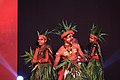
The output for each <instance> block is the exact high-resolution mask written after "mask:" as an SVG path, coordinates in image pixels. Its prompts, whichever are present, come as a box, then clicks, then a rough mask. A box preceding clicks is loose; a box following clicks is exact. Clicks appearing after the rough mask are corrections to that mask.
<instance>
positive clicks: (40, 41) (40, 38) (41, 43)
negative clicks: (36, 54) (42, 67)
mask: <svg viewBox="0 0 120 80" xmlns="http://www.w3.org/2000/svg"><path fill="white" fill-rule="evenodd" d="M45 42H46V40H45V39H44V38H43V37H41V36H40V37H39V40H38V43H39V45H43V44H45Z"/></svg>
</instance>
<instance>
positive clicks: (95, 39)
mask: <svg viewBox="0 0 120 80" xmlns="http://www.w3.org/2000/svg"><path fill="white" fill-rule="evenodd" d="M89 41H90V43H95V42H97V38H96V37H95V36H91V35H90V38H89Z"/></svg>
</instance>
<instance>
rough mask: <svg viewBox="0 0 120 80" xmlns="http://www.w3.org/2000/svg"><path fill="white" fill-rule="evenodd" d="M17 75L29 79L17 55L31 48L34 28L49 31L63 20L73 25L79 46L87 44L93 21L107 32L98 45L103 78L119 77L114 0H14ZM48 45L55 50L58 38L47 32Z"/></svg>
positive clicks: (118, 18) (119, 14) (119, 13)
mask: <svg viewBox="0 0 120 80" xmlns="http://www.w3.org/2000/svg"><path fill="white" fill-rule="evenodd" d="M18 4H19V6H18V24H19V27H18V52H19V55H18V74H19V75H22V76H24V77H25V79H26V80H28V79H29V76H30V70H31V68H28V65H25V63H24V60H23V58H21V57H20V56H21V55H23V54H25V53H24V52H25V51H29V48H30V46H31V47H32V49H35V46H36V42H37V31H41V30H42V31H45V30H46V29H49V30H52V29H54V28H55V27H56V26H58V24H59V23H60V22H61V20H67V21H68V22H72V23H73V24H76V25H77V30H78V32H77V33H76V34H75V37H76V38H77V39H78V41H79V43H80V45H81V48H82V49H85V48H86V46H87V43H88V36H89V30H90V28H91V26H92V24H93V23H94V24H97V25H98V26H99V28H102V31H103V32H105V33H107V34H109V36H107V37H105V39H106V41H104V42H103V43H102V44H101V45H102V46H101V48H102V54H103V57H104V71H105V80H119V72H120V69H119V68H120V60H119V59H120V36H119V35H120V32H119V30H120V28H119V26H120V8H119V7H120V6H119V1H116V0H108V1H106V0H19V1H18ZM50 38H51V41H49V44H50V45H51V46H52V48H53V52H54V54H55V52H56V51H57V50H58V48H59V47H60V46H61V45H62V41H61V39H60V37H59V36H57V35H50Z"/></svg>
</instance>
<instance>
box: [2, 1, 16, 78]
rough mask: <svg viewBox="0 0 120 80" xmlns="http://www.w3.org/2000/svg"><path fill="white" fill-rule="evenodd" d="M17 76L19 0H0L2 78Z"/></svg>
mask: <svg viewBox="0 0 120 80" xmlns="http://www.w3.org/2000/svg"><path fill="white" fill-rule="evenodd" d="M16 76H17V0H0V80H16Z"/></svg>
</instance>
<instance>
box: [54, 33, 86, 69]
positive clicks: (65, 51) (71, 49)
mask: <svg viewBox="0 0 120 80" xmlns="http://www.w3.org/2000/svg"><path fill="white" fill-rule="evenodd" d="M63 40H64V45H62V46H61V47H60V49H59V50H58V52H57V53H56V58H55V62H54V68H55V67H56V66H57V65H58V63H59V61H60V58H62V59H63V60H66V59H70V60H77V58H78V55H80V56H81V57H82V58H85V57H84V53H83V52H82V50H81V48H80V45H79V44H77V43H73V42H72V40H73V34H69V35H67V36H66V37H64V38H63Z"/></svg>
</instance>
